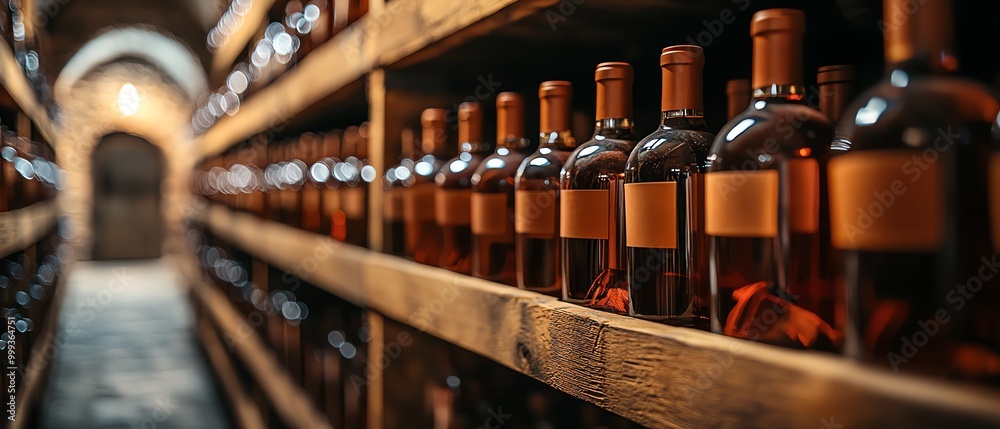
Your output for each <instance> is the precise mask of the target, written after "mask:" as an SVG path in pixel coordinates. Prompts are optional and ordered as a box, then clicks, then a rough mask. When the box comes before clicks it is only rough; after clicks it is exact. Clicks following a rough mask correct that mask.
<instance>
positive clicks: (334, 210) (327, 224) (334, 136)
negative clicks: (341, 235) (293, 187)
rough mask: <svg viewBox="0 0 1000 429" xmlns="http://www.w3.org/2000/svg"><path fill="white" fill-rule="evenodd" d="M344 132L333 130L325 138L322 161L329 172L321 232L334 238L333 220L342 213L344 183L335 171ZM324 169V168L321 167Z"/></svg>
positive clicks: (322, 201) (323, 196)
mask: <svg viewBox="0 0 1000 429" xmlns="http://www.w3.org/2000/svg"><path fill="white" fill-rule="evenodd" d="M341 135H342V131H340V130H333V131H330V132H328V133H326V135H325V136H324V137H323V159H322V160H321V161H320V162H321V163H322V164H323V165H325V167H326V169H328V170H329V174H328V175H327V176H328V177H327V178H326V185H325V186H324V187H323V191H322V194H323V195H322V196H321V197H320V201H321V214H322V216H321V218H320V232H322V233H323V234H324V235H329V236H331V237H333V236H334V232H333V223H334V222H333V220H334V218H336V217H337V215H338V213H340V186H341V184H342V183H343V182H341V181H340V179H338V178H337V177H336V176H335V175H334V169H335V168H336V167H337V165H338V164H340V163H341V159H340V157H341V146H342V145H341ZM319 168H320V169H322V167H319Z"/></svg>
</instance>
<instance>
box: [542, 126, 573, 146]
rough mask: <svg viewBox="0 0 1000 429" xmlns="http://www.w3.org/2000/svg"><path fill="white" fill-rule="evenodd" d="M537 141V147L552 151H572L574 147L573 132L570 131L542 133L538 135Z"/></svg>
mask: <svg viewBox="0 0 1000 429" xmlns="http://www.w3.org/2000/svg"><path fill="white" fill-rule="evenodd" d="M538 141H539V142H540V143H539V145H538V147H548V148H553V149H573V148H575V147H576V139H575V138H573V132H572V131H570V130H565V131H549V132H542V133H540V134H539V137H538Z"/></svg>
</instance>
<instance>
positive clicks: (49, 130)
mask: <svg viewBox="0 0 1000 429" xmlns="http://www.w3.org/2000/svg"><path fill="white" fill-rule="evenodd" d="M0 84H2V85H3V87H4V88H6V89H7V92H9V93H10V96H11V97H12V98H13V99H14V101H15V102H17V104H18V106H20V107H21V110H23V111H24V113H25V114H26V115H28V117H29V118H31V121H32V122H34V123H35V126H36V127H37V128H38V131H39V132H40V133H41V134H42V137H43V138H45V141H47V142H48V143H49V144H50V145H52V147H55V146H56V141H55V136H56V133H55V126H54V124H53V121H52V118H50V117H49V112H48V110H46V109H45V106H43V105H42V103H41V101H39V100H38V97H37V96H36V95H35V91H34V90H33V89H31V85H30V84H29V83H28V78H27V77H26V76H25V75H24V72H23V71H22V70H21V65H20V64H18V62H17V59H15V58H14V50H13V49H11V47H10V45H9V44H8V43H7V41H6V40H0Z"/></svg>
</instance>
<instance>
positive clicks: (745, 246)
mask: <svg viewBox="0 0 1000 429" xmlns="http://www.w3.org/2000/svg"><path fill="white" fill-rule="evenodd" d="M750 33H751V36H753V51H754V52H753V76H752V84H751V86H752V88H753V98H752V99H751V101H750V107H749V108H748V109H747V110H744V111H743V112H742V113H740V114H739V115H737V116H736V117H734V118H733V119H732V120H730V121H729V123H728V124H726V127H725V128H724V129H723V130H722V131H721V132H719V134H718V136H717V137H716V139H715V142H714V144H713V145H712V150H711V153H710V155H709V162H710V163H711V166H710V167H709V172H708V173H707V174H706V175H705V192H706V193H705V214H706V219H705V227H706V231H707V232H708V234H709V235H710V236H711V243H712V248H713V251H712V254H711V269H712V273H711V274H712V276H711V287H712V315H711V316H712V317H711V327H712V330H713V331H715V332H720V333H725V334H726V335H729V336H733V337H738V338H746V339H751V340H759V341H763V342H768V343H772V344H778V345H783V346H788V347H796V348H815V349H825V350H834V349H837V348H838V347H839V344H840V342H841V335H840V333H839V332H837V331H836V330H835V329H834V328H833V327H832V326H831V324H832V323H833V319H834V316H833V313H834V311H835V308H836V306H835V305H834V304H833V303H832V301H833V300H834V298H835V297H834V294H833V291H832V283H831V281H830V278H829V277H830V273H829V272H825V271H824V269H823V268H824V267H825V266H827V264H825V263H824V261H823V256H824V255H825V254H826V253H824V251H823V250H824V247H825V242H824V240H825V239H824V237H826V236H827V235H826V233H827V231H828V225H829V222H828V218H827V216H825V213H823V211H822V210H821V208H822V207H825V202H824V201H823V200H824V199H825V197H826V191H825V160H826V154H827V148H828V147H829V145H830V141H831V140H832V137H833V126H832V124H831V123H830V121H829V120H827V119H826V118H825V117H823V115H822V114H820V112H818V111H816V110H814V109H812V108H810V107H808V106H806V105H805V104H804V101H803V98H804V95H805V87H804V86H803V84H802V82H803V74H802V38H803V34H804V33H805V15H804V14H803V13H802V12H801V11H799V10H794V9H768V10H763V11H760V12H757V13H756V14H754V16H753V20H752V22H751V26H750Z"/></svg>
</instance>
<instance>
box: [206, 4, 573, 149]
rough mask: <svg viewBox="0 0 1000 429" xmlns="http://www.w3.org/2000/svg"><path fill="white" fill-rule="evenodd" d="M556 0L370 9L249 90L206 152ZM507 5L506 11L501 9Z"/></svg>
mask: <svg viewBox="0 0 1000 429" xmlns="http://www.w3.org/2000/svg"><path fill="white" fill-rule="evenodd" d="M557 2H558V0H469V1H461V2H454V1H450V0H394V1H392V2H389V3H387V4H386V5H385V6H384V7H382V8H380V10H379V11H373V12H372V13H369V14H368V15H365V16H364V17H362V18H361V19H359V20H358V21H356V22H355V23H353V24H351V26H349V27H348V28H346V29H344V30H343V31H341V32H340V33H338V34H337V35H336V36H334V38H333V39H331V40H329V41H328V42H326V43H324V44H322V45H320V46H319V47H317V48H316V49H315V50H313V51H312V52H311V53H310V54H309V55H308V56H306V57H305V58H303V59H302V61H299V62H298V63H297V64H296V65H295V68H293V69H291V70H289V71H288V72H286V73H285V74H284V75H282V76H281V77H279V78H278V79H277V80H276V81H275V82H273V83H272V84H271V85H270V86H268V87H267V88H264V89H262V90H261V91H260V92H258V93H257V94H256V95H254V96H252V97H250V98H249V99H248V100H247V101H245V102H244V103H243V105H242V106H241V107H240V111H239V113H237V114H236V115H234V116H231V117H230V116H226V117H223V118H222V119H220V120H219V121H218V122H217V123H216V124H215V125H213V126H212V127H210V128H209V129H208V131H206V132H205V133H204V134H203V135H202V136H201V137H200V139H199V140H200V141H199V142H198V146H199V147H200V148H201V153H200V157H201V158H202V159H204V158H209V157H211V156H214V155H217V154H219V153H222V152H223V151H225V150H226V149H227V148H229V147H230V146H232V145H233V144H235V143H237V142H238V141H240V140H242V139H246V138H248V137H250V136H252V135H253V134H255V133H258V132H261V131H264V130H267V129H269V128H272V127H276V126H280V125H281V124H282V123H283V122H284V121H286V120H287V119H289V118H291V117H292V116H294V115H296V114H298V113H300V112H302V111H304V110H305V109H306V108H308V107H309V106H311V105H313V104H315V103H317V102H318V101H320V100H321V99H323V98H324V97H326V96H328V95H330V94H333V93H335V92H336V91H338V90H340V89H342V88H344V87H345V86H347V85H348V84H350V83H352V82H355V81H357V80H358V79H361V78H363V77H364V76H365V75H366V74H368V73H370V72H371V71H373V70H375V69H377V68H379V67H382V66H385V65H389V64H393V63H395V62H397V61H399V60H401V59H403V58H406V57H407V56H410V55H413V54H415V53H417V52H419V51H420V50H421V49H424V48H426V47H428V46H430V45H433V44H435V43H437V42H440V41H442V40H444V39H445V38H447V37H449V36H451V35H453V34H455V33H456V32H459V31H460V30H464V29H466V28H469V27H471V26H473V25H475V24H477V23H479V22H482V21H484V20H485V19H487V18H489V17H491V16H494V15H499V16H498V18H497V19H493V20H491V21H490V24H489V25H490V27H491V28H495V27H497V26H500V25H503V24H505V23H508V22H511V21H514V20H517V19H520V18H522V17H524V16H525V15H526V14H528V13H531V12H534V11H537V10H539V9H541V8H542V7H545V6H549V5H552V4H555V3H557ZM501 11H505V12H508V13H504V14H502V15H500V14H499V13H500V12H501Z"/></svg>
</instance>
